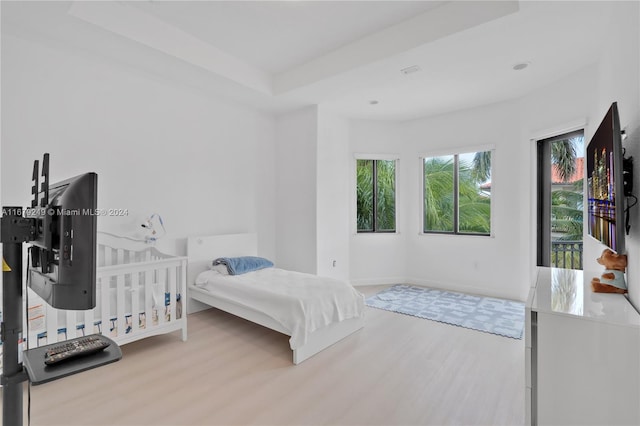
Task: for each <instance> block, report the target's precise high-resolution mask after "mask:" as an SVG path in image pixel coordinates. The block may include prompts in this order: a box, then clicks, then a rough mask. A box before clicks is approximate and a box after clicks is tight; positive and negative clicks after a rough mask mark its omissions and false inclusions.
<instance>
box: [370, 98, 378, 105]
mask: <svg viewBox="0 0 640 426" xmlns="http://www.w3.org/2000/svg"><path fill="white" fill-rule="evenodd" d="M369 105H378V101H376V100H375V99H372V100H370V101H369Z"/></svg>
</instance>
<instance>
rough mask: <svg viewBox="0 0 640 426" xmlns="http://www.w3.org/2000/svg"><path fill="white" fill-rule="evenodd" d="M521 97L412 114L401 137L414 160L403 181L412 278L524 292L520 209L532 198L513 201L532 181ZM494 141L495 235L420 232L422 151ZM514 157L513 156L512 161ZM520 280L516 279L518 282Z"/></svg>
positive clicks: (516, 294) (481, 290) (492, 291)
mask: <svg viewBox="0 0 640 426" xmlns="http://www.w3.org/2000/svg"><path fill="white" fill-rule="evenodd" d="M516 105H517V104H515V103H504V104H500V105H492V106H487V107H483V108H478V109H473V110H467V111H461V112H458V113H453V114H447V115H443V116H438V117H432V118H426V119H422V120H415V121H412V122H408V123H406V124H405V125H404V126H403V129H402V132H401V138H402V139H403V140H406V141H407V142H406V148H405V155H406V157H407V158H408V159H410V162H409V163H408V164H407V166H408V167H409V170H410V174H409V176H410V178H409V179H408V182H407V184H406V185H405V188H407V189H406V191H405V192H407V193H408V194H409V195H410V197H409V200H408V201H409V202H408V204H407V205H408V209H409V210H410V211H411V212H412V214H411V215H410V216H409V223H408V227H407V229H406V232H407V234H408V247H407V261H408V263H407V277H408V279H409V281H410V282H413V283H418V284H423V285H427V286H431V287H440V288H442V287H444V288H448V289H453V290H459V291H466V292H469V293H477V294H486V295H496V296H497V295H500V296H502V297H510V298H516V299H518V298H522V297H523V294H522V286H521V285H518V283H517V281H516V280H514V278H515V277H521V276H522V273H521V270H520V269H519V266H520V265H521V261H520V257H521V256H522V254H521V253H519V251H518V246H519V242H520V239H521V238H522V225H523V223H522V222H521V220H522V219H521V217H523V216H524V212H525V211H526V206H523V205H521V204H518V203H514V202H513V198H514V195H516V194H518V193H519V192H520V191H522V190H523V188H526V184H527V182H523V181H522V180H521V179H520V176H519V170H520V168H521V167H522V166H521V164H520V163H521V162H520V161H518V160H516V159H518V158H519V122H520V117H519V113H518V109H517V107H516ZM482 146H493V147H494V149H495V151H494V154H493V157H492V177H491V215H492V234H493V235H492V236H490V237H483V236H461V235H437V234H421V232H420V231H421V228H422V220H421V214H420V212H421V196H420V195H421V194H420V191H421V189H420V182H421V179H422V173H421V172H422V170H421V167H420V163H419V160H418V157H419V156H420V155H424V154H426V155H429V154H430V153H436V154H443V153H447V152H461V150H462V152H464V151H465V150H466V149H468V150H469V151H475V150H476V147H478V148H479V147H482ZM514 160H515V161H514ZM514 281H515V282H514Z"/></svg>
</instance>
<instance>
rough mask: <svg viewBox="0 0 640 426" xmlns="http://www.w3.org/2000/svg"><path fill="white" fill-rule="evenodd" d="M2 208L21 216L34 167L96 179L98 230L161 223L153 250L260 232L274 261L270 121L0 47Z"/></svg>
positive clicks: (34, 49)
mask: <svg viewBox="0 0 640 426" xmlns="http://www.w3.org/2000/svg"><path fill="white" fill-rule="evenodd" d="M2 107H3V108H2V123H3V127H2V151H1V154H2V158H1V164H2V203H3V204H16V205H27V204H28V202H29V200H30V186H31V181H30V180H31V167H32V162H33V160H35V159H40V158H42V154H43V153H44V152H49V153H50V154H51V178H52V181H56V180H60V179H63V178H67V177H70V176H73V175H76V174H80V173H83V172H87V171H95V172H97V173H98V176H99V177H98V188H99V189H98V207H99V208H124V209H128V216H124V217H100V218H99V220H98V229H99V230H101V231H109V232H114V233H118V234H122V235H129V236H134V235H139V234H140V229H141V228H140V223H141V221H142V219H144V218H145V217H146V216H147V215H149V214H151V213H154V212H155V213H159V214H160V215H162V217H163V218H164V221H165V226H166V228H167V235H166V237H165V238H163V239H162V240H161V241H160V242H159V244H158V246H159V248H160V249H162V250H165V251H167V252H170V253H176V254H184V253H185V250H186V245H185V242H184V239H185V237H187V236H189V235H195V234H213V233H231V232H246V231H254V232H258V234H259V236H260V249H261V253H263V254H264V255H265V256H270V257H273V256H274V255H275V241H274V237H275V230H274V218H275V157H274V154H273V151H274V147H275V138H274V134H275V120H274V119H273V118H272V117H270V116H268V115H264V114H262V113H259V112H256V111H254V110H251V109H248V108H245V107H242V106H238V105H232V104H229V103H225V102H223V101H221V100H219V99H212V98H210V97H206V96H201V95H199V94H198V93H195V92H194V91H186V90H184V89H183V88H181V87H177V86H176V85H175V84H172V83H171V82H169V81H165V80H163V79H161V78H159V77H157V76H155V75H149V74H147V73H145V72H143V71H139V70H136V69H133V68H129V67H127V66H125V65H121V64H119V63H118V62H115V61H111V60H103V59H102V58H100V57H98V56H93V55H91V54H88V53H87V52H82V51H74V50H72V49H71V48H69V49H62V48H59V47H56V45H54V44H51V45H44V44H39V43H37V42H32V41H26V40H23V39H20V38H17V37H14V36H10V35H3V37H2Z"/></svg>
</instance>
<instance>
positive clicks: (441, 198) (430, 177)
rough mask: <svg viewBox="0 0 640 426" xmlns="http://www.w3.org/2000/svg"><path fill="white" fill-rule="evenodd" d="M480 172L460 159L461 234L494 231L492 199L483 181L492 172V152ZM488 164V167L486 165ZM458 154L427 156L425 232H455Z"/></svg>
mask: <svg viewBox="0 0 640 426" xmlns="http://www.w3.org/2000/svg"><path fill="white" fill-rule="evenodd" d="M487 154H488V155H485V159H484V160H487V159H488V161H483V162H482V164H483V167H485V170H484V171H482V172H480V173H479V172H478V171H477V170H475V169H474V167H473V164H475V159H474V162H473V164H469V163H467V162H465V161H458V230H457V232H461V233H474V234H475V233H477V234H489V233H490V232H491V198H490V196H488V195H485V194H483V193H482V191H481V189H480V183H481V182H484V181H485V180H486V179H484V177H485V176H487V175H490V173H491V172H490V170H491V168H490V161H491V156H490V154H491V153H490V152H488V153H487ZM487 167H488V168H487ZM454 173H455V157H454V156H452V155H451V156H445V157H431V158H425V159H424V225H423V226H424V231H425V232H456V230H455V229H454V227H455V221H454V219H455V211H454V206H455V204H454V202H455V198H454V195H455V194H454V191H455V188H454Z"/></svg>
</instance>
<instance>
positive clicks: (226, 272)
mask: <svg viewBox="0 0 640 426" xmlns="http://www.w3.org/2000/svg"><path fill="white" fill-rule="evenodd" d="M210 269H211V270H212V271H216V272H218V273H220V274H222V275H229V270H228V269H227V266H226V265H222V264H218V265H211V267H210Z"/></svg>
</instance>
